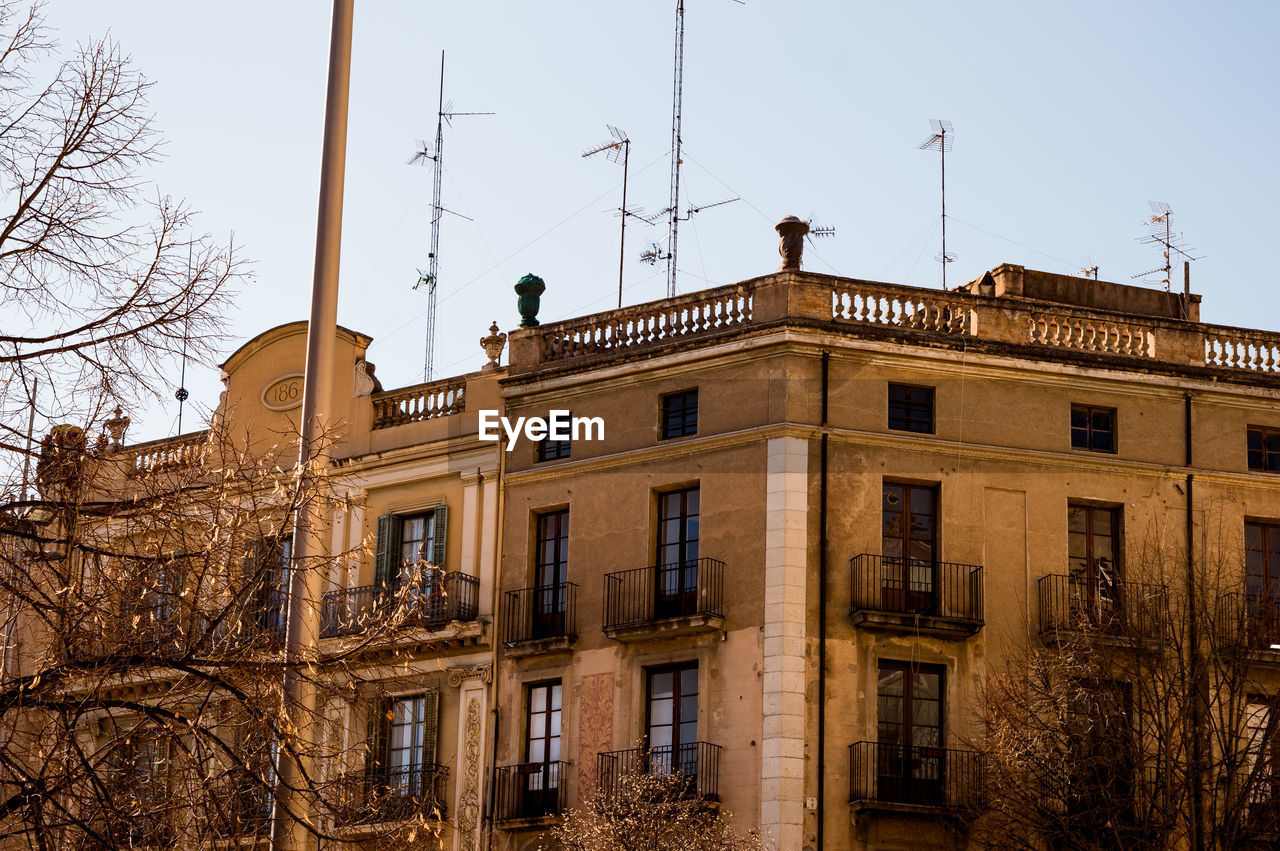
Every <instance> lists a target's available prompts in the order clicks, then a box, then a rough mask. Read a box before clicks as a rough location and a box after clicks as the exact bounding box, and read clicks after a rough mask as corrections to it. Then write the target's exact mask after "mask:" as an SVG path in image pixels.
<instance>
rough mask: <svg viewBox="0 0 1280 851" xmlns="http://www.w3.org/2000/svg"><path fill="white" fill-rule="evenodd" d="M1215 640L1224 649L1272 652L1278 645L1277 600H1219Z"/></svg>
mask: <svg viewBox="0 0 1280 851" xmlns="http://www.w3.org/2000/svg"><path fill="white" fill-rule="evenodd" d="M1217 618H1218V623H1217V627H1218V641H1219V642H1221V643H1222V644H1223V646H1227V647H1239V648H1244V649H1247V650H1272V649H1275V648H1273V646H1272V645H1276V644H1280V598H1277V599H1272V598H1271V597H1261V596H1258V595H1256V594H1245V593H1236V594H1223V595H1222V596H1221V597H1219V598H1218V612H1217Z"/></svg>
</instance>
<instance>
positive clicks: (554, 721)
mask: <svg viewBox="0 0 1280 851" xmlns="http://www.w3.org/2000/svg"><path fill="white" fill-rule="evenodd" d="M551 735H552V737H553V738H556V739H559V738H560V712H559V711H556V712H552V713H551Z"/></svg>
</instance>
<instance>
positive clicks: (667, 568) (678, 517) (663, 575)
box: [654, 488, 699, 618]
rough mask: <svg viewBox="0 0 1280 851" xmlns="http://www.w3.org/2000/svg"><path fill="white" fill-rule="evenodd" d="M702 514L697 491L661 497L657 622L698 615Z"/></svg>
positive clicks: (656, 604) (655, 597)
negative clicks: (700, 525) (699, 525)
mask: <svg viewBox="0 0 1280 851" xmlns="http://www.w3.org/2000/svg"><path fill="white" fill-rule="evenodd" d="M698 513H699V497H698V489H697V488H686V489H685V490H679V491H672V492H671V493H664V494H661V495H660V496H659V497H658V565H657V569H656V577H655V579H654V592H655V596H654V617H655V618H671V617H679V616H680V615H690V614H693V613H694V612H696V611H698Z"/></svg>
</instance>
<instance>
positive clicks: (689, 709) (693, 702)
mask: <svg viewBox="0 0 1280 851" xmlns="http://www.w3.org/2000/svg"><path fill="white" fill-rule="evenodd" d="M697 721H698V696H697V695H696V694H695V695H690V696H689V697H682V698H680V723H681V724H688V723H690V722H692V723H697Z"/></svg>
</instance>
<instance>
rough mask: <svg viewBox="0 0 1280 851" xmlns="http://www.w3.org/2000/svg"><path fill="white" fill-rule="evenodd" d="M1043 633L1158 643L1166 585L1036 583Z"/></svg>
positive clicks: (1055, 577)
mask: <svg viewBox="0 0 1280 851" xmlns="http://www.w3.org/2000/svg"><path fill="white" fill-rule="evenodd" d="M1037 588H1038V592H1039V598H1040V599H1039V604H1040V605H1039V608H1040V633H1041V634H1042V635H1044V634H1047V633H1053V632H1059V631H1084V632H1097V633H1100V634H1104V635H1111V636H1115V637H1118V638H1125V639H1130V640H1143V641H1152V640H1158V639H1159V638H1160V637H1161V635H1162V633H1163V630H1164V625H1165V623H1166V618H1167V613H1168V595H1167V592H1166V589H1165V587H1164V586H1163V585H1149V584H1145V583H1140V582H1124V581H1120V580H1103V579H1100V578H1093V579H1090V578H1088V577H1084V576H1068V575H1065V574H1050V575H1049V576H1044V577H1041V578H1040V581H1039V582H1038V583H1037Z"/></svg>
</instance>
